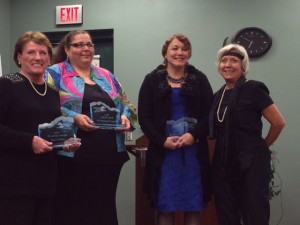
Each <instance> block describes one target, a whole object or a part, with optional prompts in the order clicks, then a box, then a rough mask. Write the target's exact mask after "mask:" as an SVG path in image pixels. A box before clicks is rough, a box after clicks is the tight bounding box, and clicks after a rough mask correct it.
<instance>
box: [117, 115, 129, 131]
mask: <svg viewBox="0 0 300 225" xmlns="http://www.w3.org/2000/svg"><path fill="white" fill-rule="evenodd" d="M121 124H122V125H123V126H124V127H123V128H120V129H117V130H118V131H128V130H130V128H131V125H130V121H129V119H128V118H127V116H125V115H122V116H121Z"/></svg>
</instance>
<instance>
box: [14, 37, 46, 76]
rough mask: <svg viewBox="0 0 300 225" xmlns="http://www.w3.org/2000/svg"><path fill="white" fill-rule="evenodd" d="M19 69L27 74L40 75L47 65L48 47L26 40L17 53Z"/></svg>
mask: <svg viewBox="0 0 300 225" xmlns="http://www.w3.org/2000/svg"><path fill="white" fill-rule="evenodd" d="M17 59H18V62H19V63H20V65H21V70H22V71H23V72H24V73H25V74H27V75H29V76H36V77H37V76H38V77H42V76H43V75H44V72H45V69H46V68H47V67H48V66H49V63H50V56H49V53H48V47H47V46H46V45H43V44H37V43H35V42H33V41H29V42H27V43H26V44H25V45H24V46H23V49H22V52H21V53H18V55H17Z"/></svg>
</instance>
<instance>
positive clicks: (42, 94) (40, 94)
mask: <svg viewBox="0 0 300 225" xmlns="http://www.w3.org/2000/svg"><path fill="white" fill-rule="evenodd" d="M20 74H22V75H23V76H24V77H26V78H27V79H28V80H29V83H30V84H31V87H32V88H33V90H34V91H35V92H36V93H37V94H38V95H39V96H45V95H46V93H47V83H46V81H45V79H44V78H43V80H44V84H45V91H44V93H40V92H39V91H38V90H36V88H35V86H34V85H33V83H32V82H31V80H30V79H29V77H28V76H27V75H26V74H25V73H24V72H23V71H22V70H21V71H20Z"/></svg>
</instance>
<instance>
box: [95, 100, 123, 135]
mask: <svg viewBox="0 0 300 225" xmlns="http://www.w3.org/2000/svg"><path fill="white" fill-rule="evenodd" d="M90 112H91V119H92V120H93V122H94V124H93V125H94V126H96V127H98V128H99V129H106V130H115V129H122V128H124V125H122V124H121V123H120V120H119V119H118V118H120V115H119V112H120V110H119V109H117V108H112V107H109V106H108V105H106V104H105V103H103V102H91V103H90Z"/></svg>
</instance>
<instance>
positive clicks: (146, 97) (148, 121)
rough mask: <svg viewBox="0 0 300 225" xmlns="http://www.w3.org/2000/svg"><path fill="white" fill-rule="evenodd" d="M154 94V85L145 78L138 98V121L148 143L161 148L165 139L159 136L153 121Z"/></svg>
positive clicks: (148, 77) (149, 78)
mask: <svg viewBox="0 0 300 225" xmlns="http://www.w3.org/2000/svg"><path fill="white" fill-rule="evenodd" d="M154 96H155V94H154V84H153V82H152V80H151V77H150V76H148V75H147V76H146V77H145V79H144V81H143V83H142V85H141V88H140V91H139V97H138V120H139V124H140V126H141V129H142V131H143V132H144V134H145V135H146V136H147V137H148V138H149V140H150V141H153V142H155V144H156V145H158V146H163V144H164V143H165V141H166V139H167V137H166V136H163V135H161V133H160V131H159V129H158V127H157V124H156V121H155V97H154Z"/></svg>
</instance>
